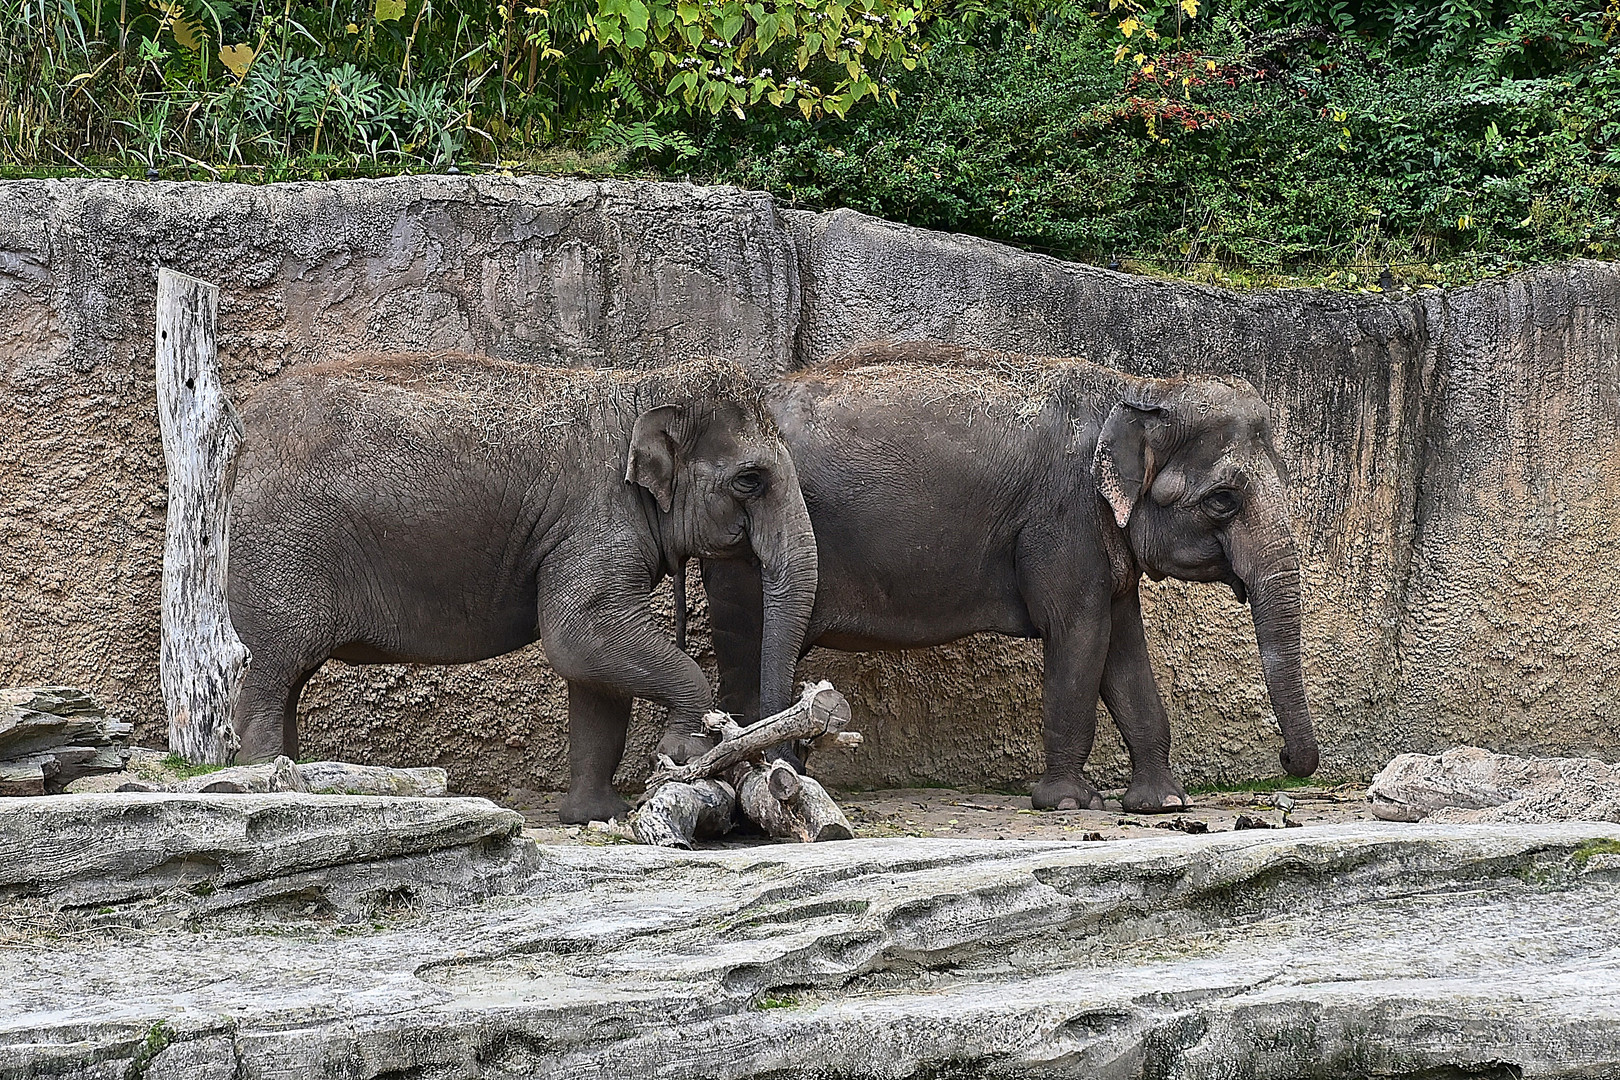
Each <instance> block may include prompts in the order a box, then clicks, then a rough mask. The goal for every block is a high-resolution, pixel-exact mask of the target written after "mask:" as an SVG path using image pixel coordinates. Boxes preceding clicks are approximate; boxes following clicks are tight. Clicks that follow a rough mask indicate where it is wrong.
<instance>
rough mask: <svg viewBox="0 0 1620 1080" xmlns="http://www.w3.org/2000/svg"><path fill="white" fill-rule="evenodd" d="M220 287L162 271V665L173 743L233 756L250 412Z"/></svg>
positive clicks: (194, 754)
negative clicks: (231, 605)
mask: <svg viewBox="0 0 1620 1080" xmlns="http://www.w3.org/2000/svg"><path fill="white" fill-rule="evenodd" d="M218 303H219V289H218V287H216V286H214V285H210V284H208V283H207V282H204V281H198V280H197V279H196V278H193V277H187V276H186V275H185V274H177V273H175V272H174V271H172V270H164V269H159V270H158V288H157V396H158V427H159V429H160V430H161V432H162V435H163V461H164V466H165V468H166V470H167V473H168V483H169V516H168V525H167V529H166V532H165V534H164V540H163V601H162V612H163V615H162V626H163V640H162V648H161V651H160V660H159V664H160V673H161V677H162V683H163V701H164V704H165V705H166V706H167V708H168V713H169V749H170V750H172V751H174V752H175V753H177V754H179V755H181V756H182V757H184V758H185V759H186V760H187V761H193V762H206V763H209V764H214V765H223V764H225V763H227V762H229V761H230V760H231V759H232V758H233V757H234V756H235V754H236V749H237V745H238V744H237V739H236V733H235V731H234V730H233V729H232V727H231V708H232V706H233V705H234V703H235V701H236V695H237V692H238V690H239V689H240V688H241V684H242V676H243V675H244V674H245V673H246V671H247V666H248V661H249V657H248V651H247V647H246V646H244V645H243V644H242V641H241V639H240V638H238V637H237V636H236V629H235V627H233V626H232V625H231V617H230V612H229V610H228V609H227V607H226V603H225V574H226V556H227V554H228V552H229V550H230V495H231V488H232V486H233V485H234V483H235V480H236V456H237V453H238V452H239V451H240V449H241V446H242V438H243V432H242V421H241V419H240V418H239V417H238V416H237V415H236V410H235V409H234V408H233V407H232V406H231V400H230V397H229V396H228V395H227V394H226V393H225V387H224V385H223V384H222V383H221V382H220V378H219V365H218V363H217V362H216V357H215V341H214V319H215V312H216V309H217V307H218Z"/></svg>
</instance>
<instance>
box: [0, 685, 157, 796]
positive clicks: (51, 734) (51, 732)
mask: <svg viewBox="0 0 1620 1080" xmlns="http://www.w3.org/2000/svg"><path fill="white" fill-rule="evenodd" d="M131 730H132V728H131V726H130V725H129V724H125V723H120V722H118V721H115V720H109V719H107V714H106V711H105V710H104V709H102V707H101V706H100V704H98V703H97V702H96V700H95V699H94V698H92V697H91V696H90V695H89V694H87V693H86V692H85V691H83V690H80V689H78V688H77V687H71V686H22V687H12V688H10V689H6V690H0V797H3V796H16V795H46V794H54V793H56V792H59V791H61V790H62V789H63V788H65V787H66V786H67V785H68V784H70V783H72V782H73V781H75V780H78V779H80V778H82V777H87V776H97V775H101V774H103V773H110V772H118V771H120V770H122V769H123V767H124V762H125V761H126V760H127V759H128V754H129V751H128V749H127V748H126V747H125V746H124V743H126V742H127V741H128V739H129V735H130V732H131Z"/></svg>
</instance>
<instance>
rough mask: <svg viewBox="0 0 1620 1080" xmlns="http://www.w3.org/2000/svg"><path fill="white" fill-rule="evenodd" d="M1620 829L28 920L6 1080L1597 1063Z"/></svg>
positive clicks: (1119, 851) (3, 1030)
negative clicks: (409, 905) (392, 908)
mask: <svg viewBox="0 0 1620 1080" xmlns="http://www.w3.org/2000/svg"><path fill="white" fill-rule="evenodd" d="M1614 832H1615V827H1614V826H1612V825H1602V824H1596V825H1593V824H1564V825H1548V826H1514V825H1494V826H1489V827H1478V826H1460V825H1451V826H1429V825H1401V824H1391V823H1380V822H1371V823H1359V824H1355V825H1349V826H1338V827H1321V828H1303V829H1289V830H1276V831H1258V832H1240V833H1224V834H1218V835H1210V836H1196V837H1195V836H1169V837H1165V838H1162V839H1152V840H1133V841H1118V842H1112V843H1089V844H1059V843H1050V844H1048V843H994V842H983V841H950V840H926V839H894V840H872V841H858V840H857V841H850V842H846V843H839V844H825V845H806V846H798V845H781V846H767V847H760V848H752V849H730V850H723V851H699V852H694V853H680V852H671V851H665V850H658V849H647V848H638V847H609V848H588V847H541V848H537V849H535V851H534V860H535V861H534V863H533V866H532V870H531V873H530V876H529V877H528V879H527V884H526V885H525V886H524V887H523V889H522V891H521V892H520V893H518V894H515V895H507V896H499V897H492V898H490V899H487V900H484V901H482V902H479V903H472V904H468V903H462V904H458V905H454V906H450V907H441V908H432V907H429V908H426V909H423V910H420V911H417V912H414V913H410V914H406V915H401V916H379V917H375V918H374V919H371V920H368V921H366V922H364V923H361V924H358V925H352V926H351V925H345V924H344V923H342V922H340V921H339V922H333V921H331V920H324V919H322V918H318V917H314V918H301V919H299V918H295V919H292V920H287V919H285V918H284V919H280V920H278V921H274V922H264V923H261V924H259V925H256V926H251V925H235V926H227V925H222V924H217V923H216V922H215V921H213V920H210V919H207V918H204V919H202V920H201V921H200V922H198V923H196V924H195V925H194V927H193V928H192V929H184V930H182V929H163V928H160V927H159V928H153V927H147V928H143V929H140V930H134V929H119V928H117V927H114V926H108V927H103V928H101V929H99V930H95V931H94V932H90V933H75V934H64V933H60V932H54V931H51V930H50V929H49V926H48V924H45V923H41V924H40V925H39V926H38V927H36V929H34V930H32V931H30V930H29V929H28V923H27V920H26V919H25V918H23V917H22V916H21V915H13V916H12V917H11V920H10V922H9V924H8V923H0V926H7V925H9V926H10V927H11V928H12V929H11V930H10V932H9V933H8V934H7V936H6V937H5V938H4V939H3V940H0V1076H7V1077H10V1076H36V1075H45V1074H49V1075H52V1076H61V1077H81V1076H82V1077H89V1076H122V1075H124V1072H125V1070H126V1069H127V1068H128V1067H129V1065H130V1062H132V1061H133V1060H135V1058H136V1055H137V1054H141V1053H145V1055H146V1057H145V1059H144V1060H145V1064H144V1065H143V1068H144V1069H146V1070H147V1075H149V1076H180V1075H191V1072H190V1070H202V1071H201V1072H199V1073H198V1075H219V1076H222V1077H223V1076H227V1075H229V1076H234V1077H240V1078H243V1080H257V1078H269V1077H287V1078H291V1077H311V1076H343V1077H346V1078H353V1080H361V1078H373V1077H377V1078H380V1077H402V1076H410V1077H415V1078H423V1080H428V1078H439V1077H444V1078H449V1077H457V1078H467V1077H519V1076H523V1077H528V1076H547V1077H568V1078H576V1077H577V1078H587V1077H591V1078H595V1077H602V1078H608V1077H624V1076H658V1077H661V1078H670V1080H675V1078H683V1077H703V1078H708V1080H721V1078H726V1080H730V1078H739V1080H740V1078H744V1077H775V1078H785V1077H834V1076H836V1077H841V1078H858V1077H883V1078H900V1077H914V1076H915V1077H922V1076H929V1077H942V1076H949V1077H958V1076H960V1077H969V1076H971V1077H980V1076H983V1077H1015V1076H1016V1077H1030V1076H1037V1077H1060V1076H1061V1077H1087V1078H1101V1080H1108V1078H1116V1077H1118V1078H1125V1077H1132V1078H1134V1077H1142V1076H1151V1077H1175V1078H1178V1080H1217V1078H1230V1077H1245V1078H1256V1080H1272V1078H1275V1080H1294V1078H1299V1077H1349V1076H1380V1077H1409V1078H1413V1080H1416V1078H1418V1077H1423V1078H1426V1080H1429V1078H1435V1077H1459V1076H1465V1075H1466V1076H1469V1077H1487V1078H1506V1077H1564V1078H1570V1077H1592V1078H1596V1077H1607V1076H1613V1075H1616V1073H1617V1072H1620V923H1617V922H1616V921H1615V920H1613V919H1612V918H1609V917H1608V915H1609V914H1610V913H1612V912H1613V911H1615V910H1617V907H1616V905H1617V904H1620V859H1617V858H1616V856H1614V855H1611V854H1606V853H1605V849H1606V848H1608V847H1611V846H1613V845H1612V841H1611V842H1610V843H1607V844H1606V843H1604V842H1603V841H1604V840H1605V839H1606V838H1608V837H1609V836H1610V835H1612V834H1613V833H1614ZM7 914H8V913H7V912H6V911H5V910H4V909H0V916H5V915H7ZM40 918H42V919H43V918H44V917H43V916H40ZM19 928H20V929H19ZM154 1046H155V1047H157V1050H156V1052H155V1053H152V1052H151V1048H152V1047H154ZM143 1048H145V1049H144V1050H143Z"/></svg>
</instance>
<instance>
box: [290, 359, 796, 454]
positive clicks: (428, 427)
mask: <svg viewBox="0 0 1620 1080" xmlns="http://www.w3.org/2000/svg"><path fill="white" fill-rule="evenodd" d="M287 377H288V378H289V379H294V380H302V381H305V383H306V385H307V384H309V383H315V384H323V383H324V384H326V385H330V384H331V383H332V382H334V381H336V382H340V383H341V382H347V383H351V384H362V385H363V384H367V383H372V384H378V385H379V386H386V387H391V388H396V389H397V390H398V391H400V392H399V393H396V394H391V395H387V397H386V400H383V399H382V396H381V395H374V394H361V395H358V396H352V397H347V398H346V399H343V400H342V401H341V403H340V402H338V401H333V402H332V404H335V405H340V407H342V408H346V409H350V410H353V411H354V413H355V414H356V416H357V417H359V416H363V415H365V414H366V413H373V416H372V417H370V419H377V420H384V421H386V422H399V421H403V422H404V424H405V425H406V426H407V427H408V428H410V429H414V430H418V431H421V432H423V433H430V432H435V431H444V430H447V427H446V425H453V426H454V427H457V428H460V429H462V430H467V429H470V430H471V431H473V432H474V433H475V434H477V435H478V436H479V437H480V439H481V440H482V441H484V442H489V443H494V442H502V441H509V440H512V439H514V438H516V439H521V440H524V441H540V442H554V441H557V440H558V439H559V438H560V435H561V433H563V432H576V433H577V432H579V431H581V430H588V431H595V430H600V429H602V428H604V427H607V428H619V427H622V428H623V429H624V430H628V428H629V424H630V423H631V422H632V421H634V419H635V418H636V417H637V416H638V415H640V413H641V412H643V411H645V410H646V409H649V408H653V407H655V406H658V405H666V404H672V403H673V404H688V403H695V404H703V403H715V402H732V403H735V404H737V405H738V406H740V407H741V408H742V409H743V411H744V413H745V414H746V415H748V416H749V417H751V418H753V419H754V420H755V421H756V422H757V423H758V424H759V425H760V427H761V428H762V430H763V431H765V432H766V433H769V434H774V433H775V424H774V422H773V421H772V420H771V419H770V415H769V412H768V411H767V410H766V409H765V408H764V405H763V392H762V389H761V387H760V386H759V384H758V383H757V382H756V381H755V380H754V379H753V377H752V376H750V375H749V374H748V372H747V371H746V370H745V369H744V368H743V367H742V366H741V365H739V364H737V363H734V362H733V361H730V360H724V359H719V358H716V357H707V356H700V357H692V358H689V359H686V360H681V361H678V362H676V363H672V364H668V365H665V366H664V367H660V368H653V369H650V370H636V369H628V368H560V367H541V366H537V365H532V364H522V363H515V362H512V361H508V360H498V359H495V358H492V357H488V356H477V355H471V354H467V353H455V352H431V353H363V354H356V355H352V356H348V357H344V358H343V359H339V360H329V361H326V362H324V363H320V364H313V365H310V366H308V367H300V368H297V369H295V370H294V371H293V372H291V373H289V375H288V376H287ZM261 392H262V391H261Z"/></svg>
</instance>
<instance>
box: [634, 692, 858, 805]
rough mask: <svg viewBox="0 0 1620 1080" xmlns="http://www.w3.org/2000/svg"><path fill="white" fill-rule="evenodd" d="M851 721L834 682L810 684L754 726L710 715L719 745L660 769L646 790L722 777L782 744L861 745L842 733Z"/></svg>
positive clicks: (851, 734) (853, 735)
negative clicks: (839, 739) (838, 739)
mask: <svg viewBox="0 0 1620 1080" xmlns="http://www.w3.org/2000/svg"><path fill="white" fill-rule="evenodd" d="M849 721H850V711H849V702H848V701H846V700H844V695H843V694H840V693H839V692H838V691H837V690H834V689H833V686H832V683H830V682H826V681H825V680H823V681H822V682H819V683H814V684H808V685H806V686H805V688H804V693H803V694H802V695H800V697H799V700H798V701H797V702H796V703H795V704H793V705H791V706H789V707H788V708H786V709H783V710H782V711H781V712H779V713H777V714H776V715H775V716H771V717H767V718H766V719H764V720H761V721H760V722H759V723H757V724H755V725H753V726H752V727H746V728H745V727H742V726H740V725H738V724H737V723H736V721H734V720H732V719H731V718H730V717H729V716H727V715H725V714H724V713H710V714H709V715H708V716H707V717H705V718H704V722H705V723H706V724H708V725H709V727H710V729H711V730H713V731H717V732H718V733H719V735H720V745H718V746H716V747H714V748H713V749H712V750H710V751H709V752H708V753H706V754H704V755H703V756H702V757H699V758H696V759H694V760H692V761H688V762H687V763H686V764H684V765H677V766H675V767H674V768H670V769H660V770H659V771H658V772H656V773H654V774H653V775H652V776H651V777H649V778H648V780H647V790H648V791H651V790H653V789H654V788H655V787H657V786H658V785H659V784H665V783H668V782H670V781H672V780H673V781H679V782H681V783H691V782H692V781H693V780H701V779H703V778H704V777H710V776H720V775H724V774H725V773H727V772H728V771H730V769H731V768H732V766H734V765H737V764H738V763H740V762H744V761H749V760H753V759H756V758H761V757H763V755H764V754H765V753H766V752H767V751H768V750H770V749H772V748H773V747H777V746H780V745H782V744H783V743H794V742H798V741H800V740H808V741H809V742H810V743H811V745H812V746H821V745H825V744H823V743H822V742H821V741H820V740H822V739H824V738H826V737H827V736H835V737H836V736H838V735H844V736H847V737H850V738H846V739H845V740H844V741H842V742H837V743H836V745H840V746H845V747H849V746H859V745H860V735H859V734H857V733H855V732H846V731H844V728H845V726H846V725H848V724H849Z"/></svg>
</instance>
